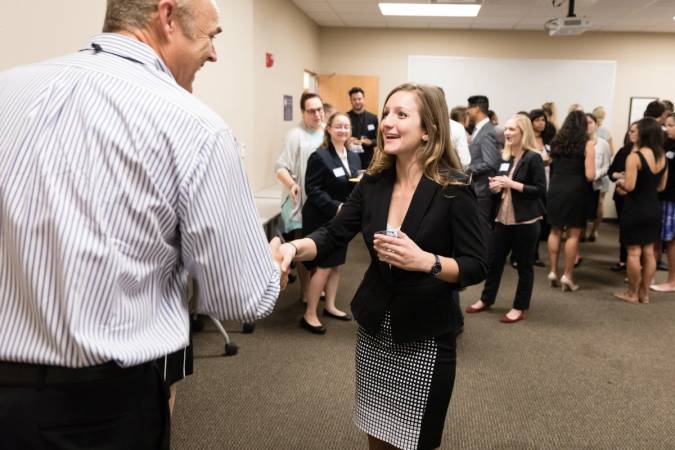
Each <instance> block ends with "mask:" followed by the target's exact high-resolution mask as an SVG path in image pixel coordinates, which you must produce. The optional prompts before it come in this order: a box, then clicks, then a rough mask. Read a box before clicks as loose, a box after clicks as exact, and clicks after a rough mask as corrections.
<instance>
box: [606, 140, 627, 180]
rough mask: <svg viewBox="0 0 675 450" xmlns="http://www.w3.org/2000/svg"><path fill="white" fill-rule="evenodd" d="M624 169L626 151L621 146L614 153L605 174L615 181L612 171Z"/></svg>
mask: <svg viewBox="0 0 675 450" xmlns="http://www.w3.org/2000/svg"><path fill="white" fill-rule="evenodd" d="M625 170H626V153H625V151H624V148H623V147H622V148H621V149H620V150H619V151H618V152H616V155H614V159H612V163H611V164H610V165H609V169H607V175H608V176H609V179H610V180H612V181H614V182H616V178H614V177H613V176H612V174H613V173H614V172H623V171H625Z"/></svg>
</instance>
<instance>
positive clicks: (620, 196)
mask: <svg viewBox="0 0 675 450" xmlns="http://www.w3.org/2000/svg"><path fill="white" fill-rule="evenodd" d="M637 136H638V130H637V122H633V123H631V124H630V127H629V128H628V131H627V132H626V136H625V137H624V139H623V147H621V148H620V149H619V151H618V152H616V155H614V159H613V160H612V163H611V164H610V165H609V169H608V170H607V174H608V175H609V179H610V181H613V182H614V183H616V182H617V181H619V180H621V179H623V178H625V177H626V158H628V155H630V154H631V152H636V151H637ZM612 199H613V200H614V206H615V207H616V217H617V219H619V222H621V216H622V215H623V202H624V200H625V199H626V192H624V191H622V190H621V188H620V187H617V188H615V189H614V195H613V196H612ZM620 232H621V230H620V229H619V233H620ZM627 257H628V252H627V251H626V246H625V245H624V243H623V241H622V240H621V236H620V235H619V261H618V262H617V263H616V264H614V265H613V266H612V267H610V270H612V271H613V272H621V271H623V270H626V258H627Z"/></svg>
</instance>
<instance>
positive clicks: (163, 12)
mask: <svg viewBox="0 0 675 450" xmlns="http://www.w3.org/2000/svg"><path fill="white" fill-rule="evenodd" d="M176 11H177V6H176V1H175V0H160V1H159V3H158V4H157V12H156V13H155V14H157V15H158V23H157V25H158V28H159V30H158V31H159V33H160V35H161V36H162V37H163V38H164V39H167V40H168V39H169V38H170V37H171V35H172V34H173V33H175V32H176V28H177V26H178V22H177V20H176Z"/></svg>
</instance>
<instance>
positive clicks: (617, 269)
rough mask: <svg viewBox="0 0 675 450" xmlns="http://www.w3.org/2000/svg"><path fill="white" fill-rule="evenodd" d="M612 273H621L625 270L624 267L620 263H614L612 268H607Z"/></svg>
mask: <svg viewBox="0 0 675 450" xmlns="http://www.w3.org/2000/svg"><path fill="white" fill-rule="evenodd" d="M609 270H611V271H612V272H621V271H624V270H626V265H625V264H622V263H616V264H614V265H613V266H612V267H610V268H609Z"/></svg>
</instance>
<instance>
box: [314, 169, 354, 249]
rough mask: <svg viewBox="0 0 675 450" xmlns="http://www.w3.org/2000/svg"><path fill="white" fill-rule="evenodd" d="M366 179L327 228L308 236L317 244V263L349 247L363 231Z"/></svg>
mask: <svg viewBox="0 0 675 450" xmlns="http://www.w3.org/2000/svg"><path fill="white" fill-rule="evenodd" d="M365 178H366V177H364V179H363V180H361V181H360V182H359V183H357V184H356V187H355V188H354V190H353V191H352V193H351V195H350V196H349V198H348V199H347V201H346V202H345V203H344V204H343V205H342V208H341V209H340V212H339V213H338V214H337V215H336V216H335V217H333V219H332V220H331V221H330V222H328V224H326V226H324V227H321V228H319V229H318V230H316V231H315V232H313V233H311V234H310V235H309V236H307V237H308V238H309V239H311V240H313V241H314V243H315V244H316V252H317V254H316V260H317V261H320V260H321V259H323V258H324V257H326V256H327V255H329V254H331V253H332V252H333V251H334V250H335V249H337V248H340V247H345V246H347V244H348V243H349V241H351V240H352V238H353V237H354V236H355V235H356V233H358V232H359V231H360V230H361V210H362V208H363V192H362V189H363V185H364V180H365Z"/></svg>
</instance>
